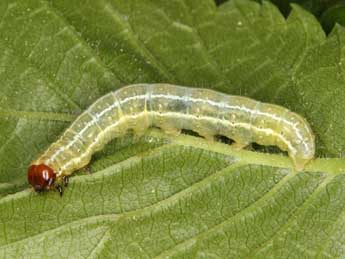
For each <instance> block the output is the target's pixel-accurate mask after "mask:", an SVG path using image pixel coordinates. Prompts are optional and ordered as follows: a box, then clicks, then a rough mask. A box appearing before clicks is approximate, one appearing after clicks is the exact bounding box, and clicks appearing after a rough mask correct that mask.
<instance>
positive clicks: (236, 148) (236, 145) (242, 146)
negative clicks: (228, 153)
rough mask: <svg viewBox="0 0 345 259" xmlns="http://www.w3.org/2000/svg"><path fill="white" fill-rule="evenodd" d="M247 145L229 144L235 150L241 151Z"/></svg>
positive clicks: (239, 143)
mask: <svg viewBox="0 0 345 259" xmlns="http://www.w3.org/2000/svg"><path fill="white" fill-rule="evenodd" d="M248 145H249V143H243V142H235V143H233V144H231V147H232V148H234V149H235V150H241V149H243V148H245V147H246V146H248Z"/></svg>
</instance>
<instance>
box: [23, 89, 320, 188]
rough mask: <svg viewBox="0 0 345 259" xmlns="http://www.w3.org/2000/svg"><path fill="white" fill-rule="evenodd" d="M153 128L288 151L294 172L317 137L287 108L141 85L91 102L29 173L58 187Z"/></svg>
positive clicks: (36, 183)
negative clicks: (118, 141) (99, 155)
mask: <svg viewBox="0 0 345 259" xmlns="http://www.w3.org/2000/svg"><path fill="white" fill-rule="evenodd" d="M151 126H156V127H159V128H161V129H162V130H163V131H165V132H166V133H168V134H175V135H178V134H179V133H180V131H181V129H188V130H193V131H195V132H197V133H198V134H199V135H201V136H203V137H205V138H207V139H212V137H213V136H215V135H223V136H226V137H228V138H230V139H233V140H234V141H235V147H237V148H241V147H245V146H246V145H248V144H249V143H251V142H256V143H258V144H261V145H275V146H278V147H279V148H280V149H282V150H284V151H287V152H288V154H289V156H290V157H291V159H292V160H293V163H294V166H295V168H296V170H298V171H299V170H302V169H303V168H304V166H305V164H306V163H308V162H309V161H310V160H311V159H312V158H313V157H314V153H315V143H314V135H313V133H312V130H311V128H310V126H309V124H308V123H307V122H306V120H305V119H304V118H302V117H301V116H299V115H298V114H296V113H293V112H291V111H289V110H288V109H286V108H284V107H281V106H278V105H273V104H268V103H262V102H259V101H255V100H252V99H249V98H246V97H241V96H232V95H226V94H223V93H219V92H216V91H213V90H209V89H200V88H188V87H182V86H176V85H169V84H137V85H129V86H126V87H123V88H121V89H119V90H117V91H114V92H110V93H108V94H106V95H105V96H103V97H101V98H100V99H98V100H97V101H96V102H95V103H93V104H92V105H91V106H90V107H89V108H88V109H87V110H86V111H85V112H83V113H82V114H81V115H80V116H79V117H78V118H77V119H76V120H75V121H74V122H73V123H72V124H71V126H70V127H69V128H68V129H67V130H66V131H65V132H64V133H63V134H62V135H61V137H60V138H59V139H58V140H57V141H56V142H55V143H53V144H52V145H51V146H50V147H49V148H48V149H47V150H46V151H45V152H44V153H43V154H42V155H41V156H40V157H39V158H38V159H37V160H35V161H33V162H32V163H31V165H30V167H29V170H28V180H29V183H30V184H31V185H32V186H33V187H34V189H35V190H36V191H42V190H47V189H51V188H52V187H54V186H55V187H57V188H58V190H59V191H60V193H61V185H60V184H61V182H62V179H64V178H65V177H66V176H68V175H70V174H71V173H72V172H73V171H75V170H77V169H79V168H82V167H84V166H86V165H87V164H88V163H89V161H90V159H91V156H92V154H93V153H95V152H96V151H99V150H101V149H102V148H103V147H104V145H105V144H106V143H108V142H109V141H111V140H112V139H114V138H116V137H120V136H122V135H124V134H125V133H126V132H127V131H128V130H129V129H132V130H134V132H135V133H136V134H139V135H141V134H143V133H144V132H145V130H146V129H148V128H149V127H151Z"/></svg>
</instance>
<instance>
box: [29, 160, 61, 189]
mask: <svg viewBox="0 0 345 259" xmlns="http://www.w3.org/2000/svg"><path fill="white" fill-rule="evenodd" d="M55 178H56V174H55V173H54V170H53V169H51V168H50V167H49V166H47V165H45V164H39V165H31V166H30V167H29V170H28V181H29V183H30V184H31V185H32V186H33V187H34V189H35V191H36V192H40V191H44V190H47V189H50V188H51V187H52V186H53V183H54V181H55Z"/></svg>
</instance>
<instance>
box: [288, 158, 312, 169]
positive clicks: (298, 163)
mask: <svg viewBox="0 0 345 259" xmlns="http://www.w3.org/2000/svg"><path fill="white" fill-rule="evenodd" d="M291 158H292V160H293V164H294V167H295V170H296V171H297V172H301V171H303V170H304V168H305V166H306V164H308V163H309V162H310V161H311V159H303V158H297V157H291Z"/></svg>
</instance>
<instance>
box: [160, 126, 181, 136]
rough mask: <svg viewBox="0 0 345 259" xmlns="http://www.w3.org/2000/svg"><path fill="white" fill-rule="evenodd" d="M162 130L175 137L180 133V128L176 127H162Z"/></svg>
mask: <svg viewBox="0 0 345 259" xmlns="http://www.w3.org/2000/svg"><path fill="white" fill-rule="evenodd" d="M163 131H164V132H165V133H166V134H168V135H171V136H173V137H177V136H179V135H180V134H181V130H180V129H176V128H170V127H169V128H163Z"/></svg>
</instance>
